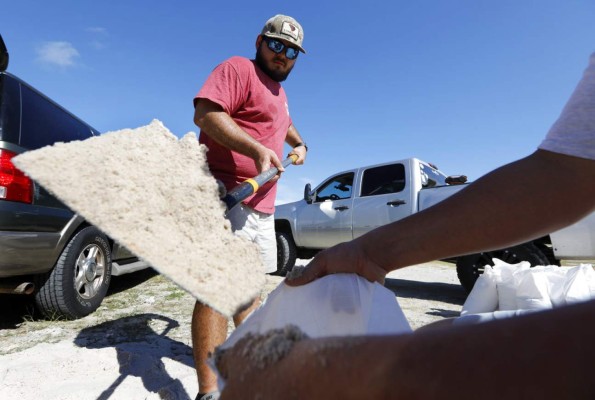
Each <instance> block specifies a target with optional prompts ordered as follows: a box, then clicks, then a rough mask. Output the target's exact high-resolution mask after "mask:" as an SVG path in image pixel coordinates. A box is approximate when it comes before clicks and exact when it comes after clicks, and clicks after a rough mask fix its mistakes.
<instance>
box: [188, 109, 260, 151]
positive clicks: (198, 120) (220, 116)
mask: <svg viewBox="0 0 595 400" xmlns="http://www.w3.org/2000/svg"><path fill="white" fill-rule="evenodd" d="M194 122H195V124H196V125H197V126H198V127H200V129H201V130H203V131H204V132H205V133H206V134H207V135H209V136H210V137H211V138H213V139H214V140H215V141H216V142H218V143H219V144H221V145H222V146H225V147H226V148H228V149H230V150H233V151H235V152H238V153H240V154H244V155H246V156H248V157H250V158H252V159H257V158H258V157H259V155H260V153H261V152H262V151H263V148H264V146H263V145H261V144H260V143H258V141H257V140H255V139H254V138H253V137H251V136H250V135H248V134H247V133H246V132H244V131H243V130H242V128H240V127H239V126H238V124H236V123H235V121H234V120H233V119H232V118H231V117H230V116H229V115H228V114H227V113H225V112H224V111H223V110H222V109H221V107H220V106H218V105H217V104H215V103H212V102H209V101H206V100H203V99H201V100H199V101H198V102H197V105H196V109H195V112H194Z"/></svg>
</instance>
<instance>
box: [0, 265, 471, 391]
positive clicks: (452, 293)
mask: <svg viewBox="0 0 595 400" xmlns="http://www.w3.org/2000/svg"><path fill="white" fill-rule="evenodd" d="M306 262H307V261H304V260H298V264H302V265H303V264H305V263H306ZM281 279H282V278H280V277H275V276H268V277H267V285H266V287H265V289H264V291H263V296H266V294H267V293H268V292H270V291H271V290H272V289H274V288H275V287H276V286H277V285H278V284H279V282H280V281H281ZM386 287H388V288H389V289H391V290H392V291H393V292H395V294H396V297H397V299H398V301H399V304H400V305H401V307H402V309H403V312H404V313H405V316H406V317H407V319H408V320H409V323H410V324H411V326H412V328H413V329H416V328H419V327H421V326H424V325H426V324H428V323H430V322H433V321H438V320H441V319H443V318H447V317H453V316H458V315H459V311H460V309H461V306H462V304H463V302H464V300H465V296H466V295H465V292H464V290H463V289H462V287H461V286H460V285H459V283H458V280H457V277H456V271H455V268H454V266H452V265H450V264H447V263H442V262H435V263H428V264H421V265H418V266H414V267H410V268H406V269H404V270H401V271H396V272H393V273H391V274H390V275H389V276H388V279H387V281H386ZM193 305H194V302H193V299H192V298H191V297H190V296H189V295H188V294H187V293H185V292H184V291H182V290H180V289H179V288H178V287H177V286H175V285H173V284H171V283H170V282H169V281H168V280H166V279H165V278H163V277H162V276H159V275H156V274H155V273H153V272H152V271H142V272H139V273H135V274H131V275H127V276H123V277H115V278H114V280H113V283H112V287H111V289H110V293H109V294H108V296H107V297H106V299H105V300H104V302H103V304H102V305H101V307H100V308H99V309H98V310H97V312H95V313H94V314H92V315H90V316H88V317H86V318H83V319H81V320H78V321H38V320H34V318H32V311H31V308H30V305H29V304H28V303H27V302H25V301H24V299H23V298H21V297H12V296H8V297H7V296H2V297H0V307H1V308H0V309H2V317H0V399H7V400H12V399H19V400H34V399H45V400H58V399H64V400H87V399H89V400H91V399H93V400H104V399H127V400H128V399H130V400H135V399H181V400H187V399H194V397H195V395H196V393H197V390H198V384H197V382H196V377H195V372H194V368H193V361H192V349H191V341H190V318H191V313H192V307H193ZM230 329H231V327H230Z"/></svg>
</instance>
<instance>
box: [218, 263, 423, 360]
mask: <svg viewBox="0 0 595 400" xmlns="http://www.w3.org/2000/svg"><path fill="white" fill-rule="evenodd" d="M286 325H296V326H297V327H299V328H300V329H301V330H302V331H303V332H304V333H306V334H307V335H308V336H310V337H312V338H316V337H325V336H348V335H386V334H398V333H408V332H411V331H412V330H411V327H410V325H409V322H407V318H405V315H404V314H403V311H402V310H401V307H400V306H399V303H398V302H397V299H396V297H395V294H394V293H393V292H392V291H390V290H389V289H387V288H385V287H384V286H382V285H380V284H379V283H376V282H374V283H372V282H369V281H368V280H366V279H364V278H362V277H360V276H358V275H355V274H333V275H328V276H325V277H323V278H320V279H317V280H315V281H313V282H311V283H309V284H307V285H304V286H298V287H291V286H287V285H286V284H285V283H283V282H282V283H281V284H279V286H278V287H277V288H276V289H275V290H273V291H272V292H271V293H270V294H269V296H268V298H267V299H266V300H265V302H264V303H263V304H262V305H261V306H260V307H259V308H258V309H257V310H256V311H254V312H253V313H252V314H251V315H250V316H249V317H248V318H247V319H246V320H245V321H244V322H243V323H242V324H241V325H240V326H239V327H238V328H237V329H236V330H235V331H234V332H233V333H232V334H231V336H230V337H229V338H228V339H227V341H226V342H225V343H224V344H223V345H222V346H221V348H224V349H225V348H228V347H231V346H233V345H234V344H235V343H236V342H237V341H238V340H240V339H241V338H242V337H244V336H245V335H246V334H247V333H249V332H251V333H265V332H267V331H269V330H271V329H278V328H283V327H285V326H286Z"/></svg>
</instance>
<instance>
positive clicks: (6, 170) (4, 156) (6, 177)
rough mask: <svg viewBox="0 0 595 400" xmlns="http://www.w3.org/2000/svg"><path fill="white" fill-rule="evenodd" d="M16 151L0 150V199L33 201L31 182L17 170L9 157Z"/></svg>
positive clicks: (23, 201)
mask: <svg viewBox="0 0 595 400" xmlns="http://www.w3.org/2000/svg"><path fill="white" fill-rule="evenodd" d="M14 156H16V153H13V152H12V151H8V150H0V200H11V201H19V202H21V203H32V202H33V182H32V181H31V179H29V178H28V177H27V175H25V174H24V173H23V172H21V171H20V170H18V169H17V168H16V167H15V166H14V165H13V164H12V161H11V159H12V158H13V157H14Z"/></svg>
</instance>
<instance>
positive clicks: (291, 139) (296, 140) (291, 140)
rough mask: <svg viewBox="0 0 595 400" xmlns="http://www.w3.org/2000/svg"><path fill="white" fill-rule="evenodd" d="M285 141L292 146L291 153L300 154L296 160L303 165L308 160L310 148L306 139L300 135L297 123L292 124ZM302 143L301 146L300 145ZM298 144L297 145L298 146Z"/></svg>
mask: <svg viewBox="0 0 595 400" xmlns="http://www.w3.org/2000/svg"><path fill="white" fill-rule="evenodd" d="M285 142H287V144H288V145H290V146H291V147H292V150H291V151H290V152H289V155H292V154H295V155H297V156H298V158H297V160H295V162H294V164H295V165H301V164H303V163H304V161H306V153H307V151H308V149H307V148H306V143H305V142H304V139H302V137H301V136H300V133H299V132H298V131H297V129H296V128H295V125H293V124H292V125H291V126H290V127H289V129H288V130H287V136H286V137H285ZM298 144H301V146H298ZM296 146H297V147H296Z"/></svg>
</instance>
